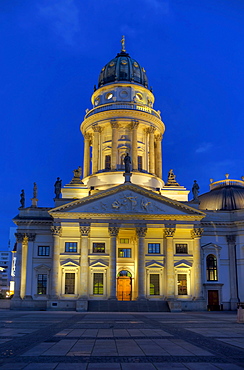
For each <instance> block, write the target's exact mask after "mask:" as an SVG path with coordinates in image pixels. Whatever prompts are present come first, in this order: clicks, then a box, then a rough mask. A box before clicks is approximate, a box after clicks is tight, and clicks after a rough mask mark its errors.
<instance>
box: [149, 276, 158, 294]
mask: <svg viewBox="0 0 244 370" xmlns="http://www.w3.org/2000/svg"><path fill="white" fill-rule="evenodd" d="M150 295H159V274H150Z"/></svg>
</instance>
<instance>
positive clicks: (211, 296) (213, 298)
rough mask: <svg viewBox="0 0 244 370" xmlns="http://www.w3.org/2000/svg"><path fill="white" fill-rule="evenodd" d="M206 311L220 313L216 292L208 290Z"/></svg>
mask: <svg viewBox="0 0 244 370" xmlns="http://www.w3.org/2000/svg"><path fill="white" fill-rule="evenodd" d="M208 310H209V311H220V305H219V291H218V290H208Z"/></svg>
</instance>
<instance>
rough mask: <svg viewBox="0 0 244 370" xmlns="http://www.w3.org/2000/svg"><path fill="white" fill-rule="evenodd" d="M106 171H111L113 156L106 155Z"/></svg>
mask: <svg viewBox="0 0 244 370" xmlns="http://www.w3.org/2000/svg"><path fill="white" fill-rule="evenodd" d="M105 170H111V155H105Z"/></svg>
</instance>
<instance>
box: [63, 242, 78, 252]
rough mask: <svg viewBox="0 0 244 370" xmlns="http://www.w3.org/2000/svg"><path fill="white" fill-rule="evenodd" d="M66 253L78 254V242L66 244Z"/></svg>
mask: <svg viewBox="0 0 244 370" xmlns="http://www.w3.org/2000/svg"><path fill="white" fill-rule="evenodd" d="M65 252H66V253H77V242H66V243H65Z"/></svg>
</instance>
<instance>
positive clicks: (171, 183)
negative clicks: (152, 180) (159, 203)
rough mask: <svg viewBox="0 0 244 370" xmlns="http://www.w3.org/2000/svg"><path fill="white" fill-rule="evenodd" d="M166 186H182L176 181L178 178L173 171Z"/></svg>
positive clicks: (169, 174)
mask: <svg viewBox="0 0 244 370" xmlns="http://www.w3.org/2000/svg"><path fill="white" fill-rule="evenodd" d="M165 186H180V184H178V182H177V181H176V176H175V174H174V171H173V170H172V169H171V170H169V172H168V179H167V182H166V184H165Z"/></svg>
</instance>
